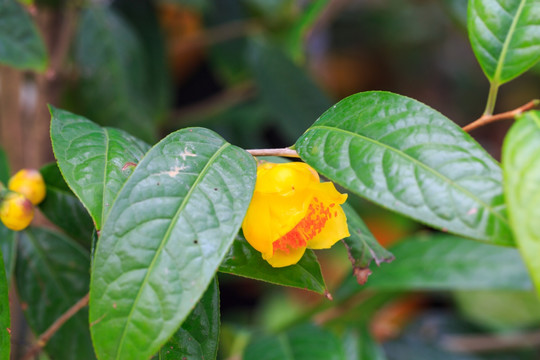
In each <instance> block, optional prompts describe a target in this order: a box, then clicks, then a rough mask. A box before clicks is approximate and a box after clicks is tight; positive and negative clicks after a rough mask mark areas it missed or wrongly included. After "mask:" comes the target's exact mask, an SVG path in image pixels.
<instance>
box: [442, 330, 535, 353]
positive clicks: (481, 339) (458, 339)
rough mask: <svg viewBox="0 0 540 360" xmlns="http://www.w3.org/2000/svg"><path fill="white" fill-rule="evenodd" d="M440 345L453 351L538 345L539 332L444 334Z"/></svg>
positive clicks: (494, 349)
mask: <svg viewBox="0 0 540 360" xmlns="http://www.w3.org/2000/svg"><path fill="white" fill-rule="evenodd" d="M441 345H442V347H444V348H445V349H447V350H450V351H454V352H486V351H498V350H510V349H519V348H524V347H532V346H538V345H540V332H539V331H535V332H530V333H523V334H512V335H446V336H445V337H443V338H442V339H441Z"/></svg>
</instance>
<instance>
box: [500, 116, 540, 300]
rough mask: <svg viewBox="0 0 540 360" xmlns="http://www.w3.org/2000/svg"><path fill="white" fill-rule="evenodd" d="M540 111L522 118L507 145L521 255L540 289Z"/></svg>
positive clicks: (509, 191) (509, 192)
mask: <svg viewBox="0 0 540 360" xmlns="http://www.w3.org/2000/svg"><path fill="white" fill-rule="evenodd" d="M539 155H540V112H539V111H530V112H527V113H525V114H523V115H521V116H520V117H519V118H518V121H516V122H515V124H514V125H513V126H512V128H511V129H510V131H509V132H508V134H507V135H506V138H505V140H504V145H503V153H502V164H503V169H504V180H505V182H504V184H505V185H504V187H505V195H506V203H507V204H508V213H509V216H510V222H511V224H512V230H513V231H514V235H515V238H516V242H517V245H518V248H519V250H520V251H521V255H522V256H523V259H524V260H525V264H527V267H528V269H529V272H530V274H531V277H532V279H533V282H534V284H535V287H536V290H537V292H539V293H540V259H539V258H538V256H537V254H538V253H539V252H540V222H539V221H538V216H540V158H539V157H538V156H539Z"/></svg>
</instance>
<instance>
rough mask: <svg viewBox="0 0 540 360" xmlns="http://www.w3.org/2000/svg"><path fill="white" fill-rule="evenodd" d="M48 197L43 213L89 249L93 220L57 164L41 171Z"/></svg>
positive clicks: (42, 209)
mask: <svg viewBox="0 0 540 360" xmlns="http://www.w3.org/2000/svg"><path fill="white" fill-rule="evenodd" d="M40 172H41V175H42V176H43V179H44V180H45V185H46V187H47V196H46V197H45V200H44V201H43V202H42V203H40V204H39V209H40V210H41V212H42V213H43V214H44V215H45V216H46V217H47V219H49V220H50V221H52V222H53V223H54V224H55V225H56V226H58V227H60V228H61V229H62V230H64V231H65V232H66V234H68V235H69V236H71V237H73V238H74V239H75V240H77V241H78V242H79V243H81V244H82V245H84V246H85V247H87V248H89V247H90V246H89V245H90V243H91V239H92V233H93V231H94V225H93V223H92V218H91V217H90V215H88V212H87V211H86V209H85V208H84V206H83V205H82V203H81V202H80V201H79V199H77V197H76V196H75V195H74V194H73V192H72V191H71V189H70V188H69V187H68V185H67V184H66V182H65V181H64V178H63V177H62V174H61V173H60V170H59V169H58V166H57V165H56V163H51V164H47V165H45V166H44V167H42V168H41V170H40Z"/></svg>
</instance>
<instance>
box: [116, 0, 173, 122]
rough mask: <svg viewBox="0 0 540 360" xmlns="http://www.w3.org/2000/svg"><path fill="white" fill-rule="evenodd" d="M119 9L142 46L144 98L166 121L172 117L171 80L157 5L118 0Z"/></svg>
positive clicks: (145, 0)
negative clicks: (166, 118)
mask: <svg viewBox="0 0 540 360" xmlns="http://www.w3.org/2000/svg"><path fill="white" fill-rule="evenodd" d="M113 7H114V8H115V9H117V10H118V12H119V14H120V15H122V16H123V17H124V18H125V19H126V20H127V22H128V23H129V25H131V26H132V28H133V30H134V31H135V33H136V35H137V36H138V39H139V41H140V44H141V46H142V49H143V52H142V55H143V56H144V60H145V61H144V65H145V77H144V80H145V84H144V87H143V89H142V90H143V91H144V98H145V99H146V101H147V102H148V106H149V109H150V113H151V114H152V118H154V119H156V120H163V118H165V117H166V116H169V111H170V103H171V98H172V91H171V90H172V81H171V74H170V71H169V64H168V62H167V51H166V49H165V41H164V37H163V34H162V32H163V31H162V30H163V29H162V28H161V27H160V24H159V19H158V10H159V9H158V8H157V6H156V5H155V4H154V3H153V1H152V0H138V1H132V0H115V1H114V2H113Z"/></svg>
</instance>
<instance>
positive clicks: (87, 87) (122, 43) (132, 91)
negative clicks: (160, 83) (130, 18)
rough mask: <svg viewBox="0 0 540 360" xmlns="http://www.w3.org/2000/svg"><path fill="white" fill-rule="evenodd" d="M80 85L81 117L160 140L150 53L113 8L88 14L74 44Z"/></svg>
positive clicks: (95, 8) (96, 8) (98, 8)
mask: <svg viewBox="0 0 540 360" xmlns="http://www.w3.org/2000/svg"><path fill="white" fill-rule="evenodd" d="M74 51H75V61H76V63H77V65H78V66H79V68H80V69H79V70H80V71H79V75H80V82H79V84H78V87H77V89H76V93H77V97H76V100H75V102H76V103H77V105H78V106H79V107H80V109H79V108H77V111H78V112H79V111H80V112H81V113H82V114H84V115H85V116H87V117H89V118H91V119H92V120H94V121H96V122H98V123H100V124H102V125H107V126H113V127H117V128H121V129H123V130H126V131H128V132H129V133H130V134H133V135H135V136H137V137H139V138H141V139H143V140H145V141H153V140H154V138H155V128H154V120H155V119H153V117H152V115H153V114H152V110H151V105H150V103H149V100H148V99H147V92H148V91H149V89H148V86H149V84H148V83H147V79H146V75H147V72H146V68H145V63H144V59H145V54H144V49H143V47H142V45H141V43H140V40H139V39H138V38H137V35H136V34H135V32H134V30H133V29H132V28H131V27H130V26H129V25H128V24H127V22H126V21H125V20H124V19H123V18H122V17H120V16H119V15H118V14H117V13H116V11H115V10H114V9H113V8H111V7H105V6H98V5H95V6H89V7H87V8H85V9H84V11H83V12H82V14H81V17H80V21H79V29H78V31H77V35H76V37H75V44H74Z"/></svg>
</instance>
